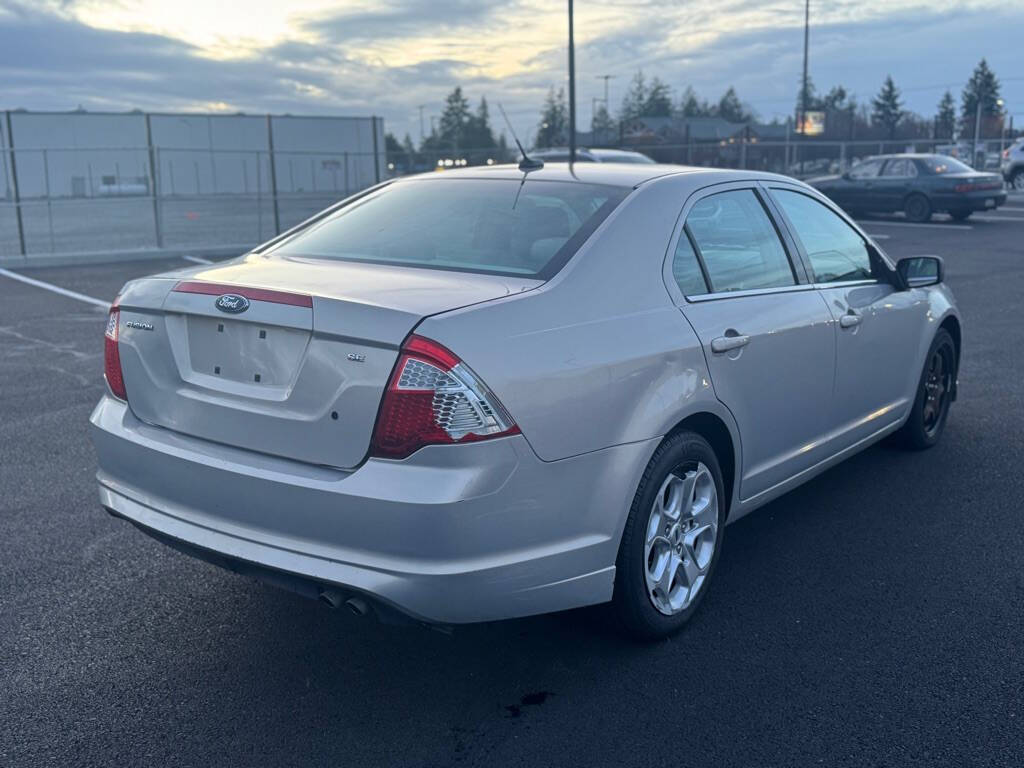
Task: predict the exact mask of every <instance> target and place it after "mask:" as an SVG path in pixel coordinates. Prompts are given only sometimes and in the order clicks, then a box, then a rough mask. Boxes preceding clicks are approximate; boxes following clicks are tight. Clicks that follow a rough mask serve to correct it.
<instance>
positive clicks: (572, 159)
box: [569, 0, 576, 164]
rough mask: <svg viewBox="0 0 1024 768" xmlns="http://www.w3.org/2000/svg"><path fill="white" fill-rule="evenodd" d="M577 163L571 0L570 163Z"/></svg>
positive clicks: (570, 6)
mask: <svg viewBox="0 0 1024 768" xmlns="http://www.w3.org/2000/svg"><path fill="white" fill-rule="evenodd" d="M574 162H576V48H575V44H574V42H573V36H572V0H569V163H570V164H571V163H574Z"/></svg>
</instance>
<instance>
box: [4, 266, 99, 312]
mask: <svg viewBox="0 0 1024 768" xmlns="http://www.w3.org/2000/svg"><path fill="white" fill-rule="evenodd" d="M0 275H3V276H4V277H9V278H11V280H17V281H18V282H21V283H26V284H28V285H34V286H35V287H36V288H42V289H43V290H44V291H52V292H53V293H59V294H60V295H61V296H67V297H68V298H69V299H75V300H76V301H84V302H85V303H86V304H93V305H95V306H97V307H103V308H104V309H110V302H109V301H103V300H102V299H94V298H93V297H92V296H86V295H85V294H84V293H76V292H75V291H69V290H68V289H67V288H61V287H60V286H59V285H53V284H52V283H44V282H43V281H42V280H35V279H33V278H31V277H25V276H24V275H19V274H18V273H17V272H11V271H10V270H7V269H0Z"/></svg>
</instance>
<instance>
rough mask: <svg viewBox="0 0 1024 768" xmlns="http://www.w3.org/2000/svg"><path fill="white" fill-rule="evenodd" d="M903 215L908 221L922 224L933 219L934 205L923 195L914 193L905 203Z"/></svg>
mask: <svg viewBox="0 0 1024 768" xmlns="http://www.w3.org/2000/svg"><path fill="white" fill-rule="evenodd" d="M903 213H904V215H906V217H907V221H913V222H916V223H918V224H922V223H924V222H926V221H929V220H930V219H931V217H932V204H931V203H930V202H929V201H928V198H927V197H925V196H924V195H922V194H919V193H914V194H912V195H910V196H909V197H907V199H906V200H905V201H904V202H903Z"/></svg>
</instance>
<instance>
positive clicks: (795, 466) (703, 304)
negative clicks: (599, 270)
mask: <svg viewBox="0 0 1024 768" xmlns="http://www.w3.org/2000/svg"><path fill="white" fill-rule="evenodd" d="M763 196H764V192H763V191H761V190H760V189H758V188H757V185H756V183H753V182H752V183H750V184H746V185H744V184H739V185H735V184H733V185H722V186H718V187H715V188H713V189H712V190H711V191H709V190H705V191H703V192H701V193H698V194H697V195H695V196H694V197H693V198H691V199H690V200H689V201H688V202H687V205H686V207H685V208H684V211H683V216H682V217H681V219H680V225H679V227H678V228H677V233H676V235H675V240H674V242H673V244H672V251H671V253H672V258H671V259H668V260H667V261H666V283H667V284H668V285H669V286H670V291H671V292H672V293H673V295H674V296H675V298H676V302H677V304H678V305H679V307H680V309H681V310H682V313H683V315H684V316H685V317H686V319H687V320H688V321H689V322H690V324H691V326H692V327H693V329H694V331H695V332H696V334H697V336H698V337H699V338H700V341H701V344H702V346H703V348H704V355H705V358H706V360H707V364H708V370H709V371H710V374H711V383H712V386H713V387H714V391H715V394H716V396H717V397H718V399H719V400H721V401H722V403H724V404H725V406H726V407H727V408H728V409H729V410H730V411H731V413H732V415H733V417H734V418H735V420H736V424H737V426H738V427H739V432H740V442H741V452H742V469H741V473H740V475H739V476H740V496H741V498H743V499H749V498H751V497H753V496H756V495H758V494H759V493H762V492H763V491H766V490H768V489H770V488H771V487H772V486H774V485H777V484H778V483H781V482H783V481H784V480H786V479H788V478H789V477H792V476H793V475H795V474H797V473H798V472H800V471H802V470H804V469H807V468H808V467H810V466H812V465H813V464H814V463H816V461H818V460H819V459H820V458H821V452H820V450H819V445H818V444H819V441H820V438H821V436H822V435H823V434H824V433H825V432H826V431H827V429H828V420H829V416H830V413H831V406H832V403H831V400H832V379H833V376H834V368H835V343H836V340H835V334H834V333H833V330H832V327H831V321H832V316H831V315H830V313H829V311H828V308H827V307H826V306H825V304H824V302H823V301H822V298H821V296H820V295H819V294H818V293H817V292H816V291H814V290H813V289H812V288H811V286H810V285H809V284H808V281H807V279H806V275H805V273H804V271H803V267H802V264H801V263H800V262H799V260H797V259H796V257H795V256H794V257H792V258H791V257H790V250H791V249H792V244H790V245H789V246H788V247H787V245H786V243H785V240H784V238H783V237H782V235H781V233H780V232H779V230H778V228H777V226H776V224H775V222H774V221H773V220H772V218H771V216H770V215H769V212H768V209H767V207H766V205H765V201H764V197H763Z"/></svg>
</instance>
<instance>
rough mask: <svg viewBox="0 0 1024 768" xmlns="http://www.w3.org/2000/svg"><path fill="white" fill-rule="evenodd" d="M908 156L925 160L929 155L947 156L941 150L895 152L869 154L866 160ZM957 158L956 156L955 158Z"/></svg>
mask: <svg viewBox="0 0 1024 768" xmlns="http://www.w3.org/2000/svg"><path fill="white" fill-rule="evenodd" d="M898 157H906V158H910V159H911V160H913V159H915V158H916V159H917V160H924V159H925V158H928V157H946V155H944V154H942V153H941V152H895V153H893V154H891V155H868V156H867V157H865V158H864V159H865V160H892V159H893V158H898ZM954 159H955V158H954Z"/></svg>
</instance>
